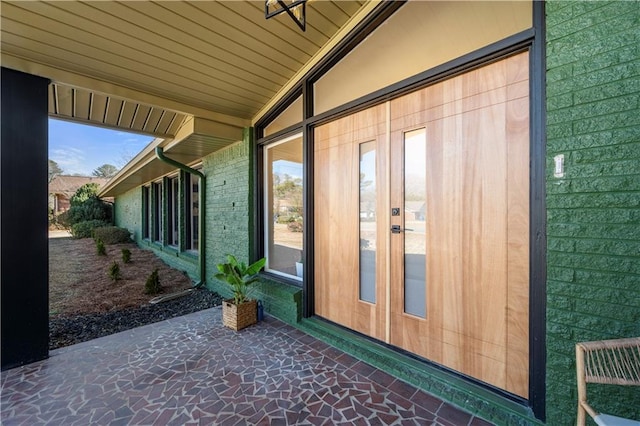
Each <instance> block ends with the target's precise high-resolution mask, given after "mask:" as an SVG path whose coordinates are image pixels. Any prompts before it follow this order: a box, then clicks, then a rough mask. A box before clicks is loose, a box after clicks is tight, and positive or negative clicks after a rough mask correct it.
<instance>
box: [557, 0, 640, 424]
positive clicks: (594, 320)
mask: <svg viewBox="0 0 640 426" xmlns="http://www.w3.org/2000/svg"><path fill="white" fill-rule="evenodd" d="M546 17H547V20H546V24H547V33H546V37H547V124H548V127H547V158H546V162H547V185H546V190H547V200H546V201H547V244H548V246H547V265H548V267H547V423H548V424H551V425H570V424H575V412H576V403H577V402H576V400H577V397H576V378H575V377H576V373H575V351H574V345H575V343H576V342H578V341H589V340H599V339H608V338H618V337H630V336H640V30H639V28H640V2H638V1H621V2H600V1H599V2H568V1H564V0H560V1H559V0H551V1H549V2H547V4H546ZM558 154H564V156H565V172H566V173H565V176H564V177H563V178H555V177H554V176H553V170H554V162H553V157H554V156H556V155H558ZM589 399H590V400H592V402H593V405H594V406H595V407H596V409H600V410H602V411H604V412H610V413H612V414H616V413H617V414H620V415H624V416H628V417H631V418H635V419H638V420H640V389H638V388H621V387H618V388H615V387H614V388H613V389H612V387H611V386H607V387H606V388H602V387H600V388H598V387H597V386H592V385H589Z"/></svg>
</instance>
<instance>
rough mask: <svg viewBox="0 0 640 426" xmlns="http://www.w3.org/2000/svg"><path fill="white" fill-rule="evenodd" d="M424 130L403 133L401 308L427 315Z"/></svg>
mask: <svg viewBox="0 0 640 426" xmlns="http://www.w3.org/2000/svg"><path fill="white" fill-rule="evenodd" d="M426 152H427V138H426V131H425V129H419V130H414V131H411V132H407V133H405V134H404V311H405V312H406V313H407V314H411V315H415V316H417V317H420V318H426V317H427V277H426V264H427V263H426V262H427V260H426V253H427V247H426V223H425V216H426V209H427V190H426V188H427V185H426V182H427V154H426Z"/></svg>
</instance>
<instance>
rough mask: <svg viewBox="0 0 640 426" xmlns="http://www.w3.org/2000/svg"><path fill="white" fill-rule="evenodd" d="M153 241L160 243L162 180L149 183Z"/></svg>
mask: <svg viewBox="0 0 640 426" xmlns="http://www.w3.org/2000/svg"><path fill="white" fill-rule="evenodd" d="M151 190H152V193H151V204H152V209H151V211H152V213H151V214H152V222H153V238H152V239H153V241H155V242H158V243H162V231H163V229H162V182H155V183H152V184H151Z"/></svg>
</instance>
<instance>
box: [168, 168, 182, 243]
mask: <svg viewBox="0 0 640 426" xmlns="http://www.w3.org/2000/svg"><path fill="white" fill-rule="evenodd" d="M178 188H179V184H178V178H177V177H171V178H169V179H167V244H169V245H170V246H177V245H178V244H179V238H178V236H179V231H180V227H179V226H178V224H179V223H180V222H179V221H178V220H179V215H178V211H179V210H180V209H179V205H180V203H179V191H178Z"/></svg>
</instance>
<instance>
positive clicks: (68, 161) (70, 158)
mask: <svg viewBox="0 0 640 426" xmlns="http://www.w3.org/2000/svg"><path fill="white" fill-rule="evenodd" d="M49 156H50V158H51V159H52V160H53V161H55V162H56V163H58V166H60V168H61V169H62V171H63V173H64V174H67V175H73V174H82V175H86V176H88V175H91V170H89V169H88V168H87V164H86V161H85V160H86V158H85V156H84V152H83V151H82V150H80V149H78V148H73V147H68V146H63V147H60V148H56V149H53V150H51V151H50V153H49Z"/></svg>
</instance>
